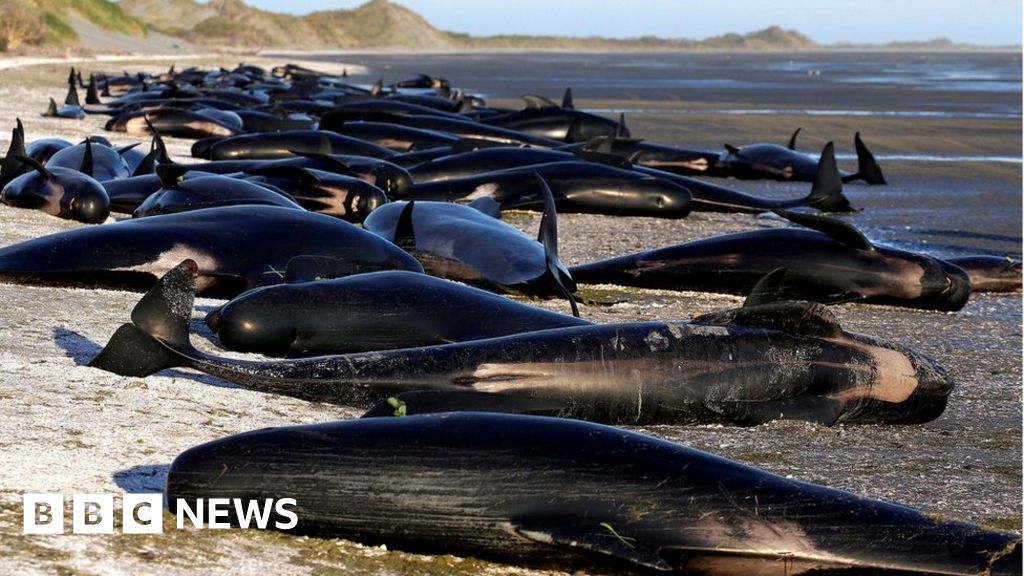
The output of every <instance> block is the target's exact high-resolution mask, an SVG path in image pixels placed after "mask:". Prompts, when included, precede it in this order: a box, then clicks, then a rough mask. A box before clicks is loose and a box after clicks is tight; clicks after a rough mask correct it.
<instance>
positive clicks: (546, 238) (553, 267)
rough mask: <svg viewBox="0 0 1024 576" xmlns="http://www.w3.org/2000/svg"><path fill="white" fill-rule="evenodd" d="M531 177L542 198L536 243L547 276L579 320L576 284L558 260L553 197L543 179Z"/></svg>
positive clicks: (535, 175) (538, 175) (556, 221)
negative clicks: (541, 213) (542, 248)
mask: <svg viewBox="0 0 1024 576" xmlns="http://www.w3.org/2000/svg"><path fill="white" fill-rule="evenodd" d="M533 175H534V177H535V178H536V179H537V184H538V185H539V186H540V191H541V194H542V195H543V196H544V213H543V215H542V216H541V218H540V230H539V231H538V233H537V241H538V242H540V243H541V244H542V245H544V263H545V267H546V268H547V274H549V275H550V276H551V280H552V281H553V282H554V283H555V288H556V289H557V290H558V291H559V292H561V293H562V295H563V296H565V297H566V298H567V299H568V300H569V306H570V307H571V308H572V315H573V316H575V317H577V318H579V317H580V310H579V307H578V306H576V297H575V296H573V295H572V293H573V292H575V291H576V282H574V281H573V279H572V275H571V274H569V270H568V269H567V268H566V267H565V266H564V265H563V264H562V262H561V261H559V259H558V215H557V214H556V213H555V197H554V195H552V194H551V188H549V187H548V183H547V182H545V181H544V178H542V177H541V176H540V174H537V173H536V172H534V174H533Z"/></svg>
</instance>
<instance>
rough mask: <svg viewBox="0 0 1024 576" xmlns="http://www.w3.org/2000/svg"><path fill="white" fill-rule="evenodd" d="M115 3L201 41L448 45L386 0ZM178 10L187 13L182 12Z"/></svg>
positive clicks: (412, 14) (209, 43)
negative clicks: (279, 6) (296, 7)
mask: <svg viewBox="0 0 1024 576" xmlns="http://www.w3.org/2000/svg"><path fill="white" fill-rule="evenodd" d="M121 7H122V8H123V9H124V10H125V11H126V12H128V13H129V14H132V15H133V16H135V17H137V18H139V19H140V20H142V21H144V22H145V23H146V24H147V25H149V26H150V27H151V28H153V29H154V30H158V31H160V32H163V33H165V34H169V35H172V36H180V37H182V38H184V39H186V40H188V41H189V42H191V43H194V44H197V45H203V46H234V47H252V48H270V47H273V48H295V49H347V48H349V49H350V48H376V47H381V48H433V49H443V48H454V47H456V46H457V45H458V43H457V42H456V41H454V40H453V37H452V35H450V34H448V33H447V32H442V31H440V30H438V29H436V28H434V27H433V26H431V25H430V23H429V22H427V21H426V20H424V19H423V18H422V17H420V16H419V15H418V14H416V13H415V12H413V11H411V10H409V9H407V8H404V7H402V6H399V5H398V4H393V3H391V2H388V1H387V0H373V1H371V2H368V3H366V4H363V5H362V6H359V7H358V8H355V9H352V10H329V11H323V12H314V13H312V14H308V15H305V16H290V15H287V14H278V13H275V12H268V11H265V10H258V9H256V8H252V7H250V6H248V5H246V4H245V3H244V2H242V0H211V1H210V2H208V3H206V4H200V3H198V2H195V1H194V0H122V2H121ZM182 15H187V16H186V17H184V18H183V17H182Z"/></svg>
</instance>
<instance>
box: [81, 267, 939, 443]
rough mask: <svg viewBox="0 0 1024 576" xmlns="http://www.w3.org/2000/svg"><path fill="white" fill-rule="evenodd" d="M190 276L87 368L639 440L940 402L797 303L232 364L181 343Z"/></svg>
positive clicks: (820, 311)
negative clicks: (493, 417) (622, 426)
mask: <svg viewBox="0 0 1024 576" xmlns="http://www.w3.org/2000/svg"><path fill="white" fill-rule="evenodd" d="M198 274H199V267H198V265H197V264H196V263H195V262H193V261H191V260H186V261H184V262H182V263H181V264H179V265H178V266H177V267H175V268H173V269H172V270H171V271H170V272H168V273H167V274H166V275H165V276H164V277H163V278H162V279H161V280H160V281H159V283H158V284H157V285H156V286H155V287H154V288H153V289H151V290H150V291H149V292H148V293H146V295H145V296H143V298H142V299H141V300H140V301H139V303H138V304H137V305H136V307H135V309H134V310H133V311H132V314H131V323H128V324H123V325H122V326H121V327H120V328H118V330H117V331H116V332H115V333H114V335H113V336H112V337H111V339H110V341H109V342H108V343H107V345H106V347H105V348H104V349H103V350H102V351H101V352H100V353H99V354H98V355H97V356H96V357H95V358H94V359H93V360H92V362H91V363H90V365H91V366H94V367H97V368H101V369H103V370H107V371H110V372H114V373H116V374H121V375H125V376H147V375H149V374H152V373H154V372H158V371H160V370H163V369H166V368H171V367H174V366H185V367H190V368H194V369H196V370H199V371H202V372H205V373H207V374H211V375H213V376H217V377H219V378H223V379H225V380H228V381H230V382H234V383H236V384H238V385H240V386H243V387H245V388H249V389H252V390H256V391H260V392H266V393H272V394H283V395H287V396H293V397H296V398H301V399H305V400H310V401H316V402H329V403H336V404H346V405H370V404H374V403H376V402H379V401H381V400H383V399H385V398H387V397H389V396H393V395H396V394H401V393H404V392H415V391H422V390H428V391H433V392H434V393H435V394H436V395H440V396H441V399H440V400H436V399H435V401H433V402H431V403H430V405H429V406H430V408H431V409H444V406H445V404H446V403H448V402H449V401H450V403H451V404H452V405H453V406H454V408H453V409H459V408H461V407H462V406H463V405H464V403H465V396H466V395H467V394H468V395H471V396H474V397H475V398H476V400H477V402H476V405H477V407H479V405H480V404H486V409H487V411H494V412H504V411H510V410H512V411H530V412H542V413H552V414H557V415H561V416H566V417H573V418H581V419H586V420H595V421H604V422H632V423H648V424H649V423H658V422H662V423H725V424H740V425H754V424H760V423H763V422H767V421H770V420H775V419H797V420H807V421H811V422H817V423H820V424H823V425H834V424H838V423H848V424H852V423H872V424H910V423H920V422H927V421H929V420H932V419H934V418H936V417H938V416H939V415H940V414H942V412H943V410H944V409H945V406H946V402H947V400H948V397H949V394H950V392H951V391H952V389H953V382H952V380H951V379H950V378H949V376H948V375H947V374H946V372H945V371H944V370H943V368H942V367H940V366H939V365H938V364H936V363H935V362H934V361H933V360H931V359H930V358H928V357H926V356H924V355H922V354H920V353H918V352H915V351H913V350H910V349H908V348H905V347H903V346H900V345H898V344H895V343H892V342H886V341H882V340H878V339H874V338H870V337H867V336H862V335H858V334H852V333H849V332H845V331H843V330H842V328H841V327H840V326H839V323H838V322H837V321H836V319H835V317H834V316H833V315H832V314H831V313H830V312H829V311H828V309H827V308H825V307H824V306H822V305H820V304H812V303H806V302H803V303H800V302H784V303H770V304H763V305H762V304H757V303H756V300H755V301H752V302H751V303H750V306H747V307H744V308H741V309H737V310H731V311H726V312H722V313H716V314H710V315H705V316H703V317H699V318H697V319H695V320H694V321H693V322H689V323H687V322H638V323H628V324H606V325H591V326H573V327H566V328H556V329H550V330H540V331H536V332H527V333H524V334H515V335H511V336H505V337H500V338H491V339H487V340H474V341H469V342H462V343H454V344H446V345H440V346H423V347H419V348H406V349H399V350H386V351H374V352H366V353H356V354H342V355H337V356H320V357H315V358H307V359H300V360H277V361H265V362H259V361H252V360H238V359H233V358H225V357H221V356H216V355H212V354H207V353H204V352H201V351H199V350H197V349H195V348H194V347H193V346H192V344H191V343H190V341H189V321H190V319H191V317H192V301H193V300H192V295H193V293H194V292H195V279H196V276H197V275H198ZM446 395H451V396H446ZM439 407H441V408H439ZM477 409H479V408H477Z"/></svg>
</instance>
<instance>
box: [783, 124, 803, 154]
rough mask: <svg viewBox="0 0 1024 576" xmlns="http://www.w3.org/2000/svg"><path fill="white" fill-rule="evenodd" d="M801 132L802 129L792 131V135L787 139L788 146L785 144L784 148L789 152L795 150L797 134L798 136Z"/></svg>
mask: <svg viewBox="0 0 1024 576" xmlns="http://www.w3.org/2000/svg"><path fill="white" fill-rule="evenodd" d="M801 130H803V128H797V129H796V130H794V131H793V135H792V136H790V137H789V144H786V148H789V149H790V150H796V137H797V135H798V134H800V131H801Z"/></svg>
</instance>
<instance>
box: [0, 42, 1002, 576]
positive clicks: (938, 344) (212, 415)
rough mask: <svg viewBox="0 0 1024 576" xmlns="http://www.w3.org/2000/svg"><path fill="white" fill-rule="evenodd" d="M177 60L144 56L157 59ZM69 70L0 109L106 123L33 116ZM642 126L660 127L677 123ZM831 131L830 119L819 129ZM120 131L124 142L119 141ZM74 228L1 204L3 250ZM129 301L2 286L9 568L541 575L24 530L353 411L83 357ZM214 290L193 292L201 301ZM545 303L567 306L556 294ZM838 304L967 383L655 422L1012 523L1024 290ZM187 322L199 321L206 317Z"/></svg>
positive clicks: (727, 221) (33, 79) (623, 241)
mask: <svg viewBox="0 0 1024 576" xmlns="http://www.w3.org/2000/svg"><path fill="white" fill-rule="evenodd" d="M199 62H200V63H201V64H204V65H210V64H212V63H214V61H212V60H210V61H199ZM217 63H218V64H219V63H221V62H217ZM232 63H233V61H227V62H223V64H226V65H230V64H232ZM166 64H167V63H164V62H149V63H146V66H147V67H149V68H152V69H157V70H159V69H164V68H165V66H166ZM126 65H133V64H126ZM133 66H134V65H133ZM109 67H113V65H111V66H109ZM120 67H121V64H118V65H117V68H116V69H120ZM88 69H89V67H88V66H87V67H86V71H88ZM350 70H351V68H350ZM65 74H66V69H65V67H64V65H63V64H47V65H41V66H35V67H29V68H20V69H15V70H5V71H2V72H0V87H2V88H0V119H4V120H5V121H6V125H9V126H12V127H13V123H14V118H15V117H16V116H20V117H21V118H22V119H23V120H24V121H25V128H26V131H27V133H28V137H29V139H30V140H31V139H36V138H42V137H46V136H63V137H66V138H69V139H72V140H74V139H80V138H82V137H84V136H86V135H88V134H90V133H101V132H102V128H101V126H102V122H103V120H104V119H105V118H104V117H95V116H93V117H89V118H87V119H86V120H84V121H69V120H56V119H45V118H40V117H39V112H40V111H41V110H42V109H43V108H44V104H45V102H46V98H47V97H48V96H50V95H54V96H56V95H59V94H60V93H62V92H63V90H62V89H61V88H60V87H61V85H62V81H63V79H64V76H65ZM578 104H579V105H581V106H587V105H593V103H587V102H578ZM676 121H679V122H683V121H684V120H683V119H676ZM645 122H646V120H645ZM730 122H733V123H734V125H733V126H730V128H731V129H733V130H736V131H740V132H741V133H742V131H743V122H742V121H740V120H737V119H733V120H730ZM3 125H4V124H2V123H0V127H2V126H3ZM648 128H649V129H650V130H652V131H654V130H661V131H664V132H665V133H669V132H671V131H672V129H673V126H666V125H665V124H659V125H653V124H652V125H651V126H649V127H648ZM675 128H679V126H678V125H677V126H675ZM821 128H822V131H823V132H824V131H825V128H826V127H824V126H822V127H821ZM1018 128H1019V127H1018ZM638 131H639V130H638ZM4 132H6V129H4ZM108 136H111V135H108ZM114 136H115V137H114V138H113V139H114V140H115V142H116V143H126V139H125V138H123V137H122V136H118V135H114ZM170 144H171V147H172V152H173V153H174V154H175V155H177V156H179V157H181V159H184V158H185V157H186V156H187V153H188V146H189V145H190V142H189V141H183V140H171V142H170ZM6 145H7V139H6V138H3V139H0V146H3V147H4V148H6ZM887 168H889V171H888V172H887V174H888V176H889V178H890V181H892V182H896V183H897V184H895V185H894V187H893V188H892V189H891V190H890V191H894V190H895V191H898V190H899V184H898V183H899V182H900V181H901V178H903V179H908V180H909V179H913V178H915V177H916V176H915V172H914V170H915V169H914V168H913V167H903V168H901V167H899V166H894V167H891V168H890V167H887ZM1019 170H1020V166H1019V164H1018V165H1016V166H1015V169H1014V170H1013V171H1011V173H1009V174H1002V175H995V176H993V178H995V179H997V180H999V179H1003V181H1004V183H1005V182H1011V183H1012V181H1013V180H1012V179H1013V178H1016V179H1017V180H1019V177H1020V176H1019ZM1018 211H1019V206H1018ZM538 220H539V219H538V218H537V217H536V216H535V215H528V214H513V215H511V217H510V221H512V222H513V223H515V224H516V225H518V226H520V227H521V228H523V229H524V230H527V231H531V232H532V231H534V230H536V227H537V224H538ZM774 225H779V222H778V221H777V220H776V219H774V218H765V217H760V218H757V217H752V216H738V215H736V216H730V215H701V214H696V215H692V216H691V217H689V218H687V219H685V220H683V221H659V220H652V219H634V218H602V217H594V216H580V215H565V216H562V217H560V219H559V226H560V236H561V249H562V251H563V259H564V260H565V261H566V262H568V263H576V262H581V261H585V260H588V259H592V258H596V257H602V256H607V255H612V254H620V253H623V252H626V251H630V250H635V249H642V248H648V247H654V246H658V245H663V244H667V243H670V242H678V241H682V240H686V239H689V238H695V237H699V236H704V235H708V234H712V233H719V232H726V231H734V230H742V229H750V228H752V227H757V226H774ZM951 225H952V223H951ZM73 226H74V225H73V224H71V223H68V222H66V221H62V220H58V219H56V218H52V217H49V216H46V215H43V214H41V213H37V212H33V211H28V210H16V209H11V208H7V207H4V206H0V245H3V246H6V245H9V244H13V243H15V242H19V241H22V240H26V239H29V238H34V237H37V236H40V235H43V234H46V233H50V232H54V231H58V230H62V229H67V228H71V227H73ZM1018 245H1019V240H1018ZM589 294H590V295H591V296H594V297H597V298H599V299H602V300H616V299H622V300H624V302H622V303H620V304H616V305H613V306H596V305H591V306H584V307H583V310H582V312H583V314H584V316H586V317H589V318H591V319H594V320H599V321H631V320H641V319H681V318H689V317H691V316H693V315H695V314H698V313H701V312H705V311H709V310H714V309H719V308H723V307H728V306H735V305H737V304H738V303H739V302H740V300H739V299H737V298H734V297H729V296H716V295H705V294H690V293H670V292H659V291H639V290H628V291H626V290H618V289H615V288H613V287H597V288H591V289H590V290H589ZM138 298H139V294H134V293H125V292H115V291H106V290H95V291H87V290H72V289H58V288H39V287H27V286H15V285H3V286H0V318H2V320H0V326H2V329H0V334H2V336H0V464H2V465H0V573H7V574H54V573H57V574H139V573H152V574H174V573H183V572H196V571H201V572H203V573H231V574H243V575H244V574H253V575H262V574H266V573H274V574H310V573H314V574H324V573H328V574H334V573H337V574H421V573H436V574H449V573H465V574H480V573H489V574H511V573H522V574H539V573H540V572H535V571H528V570H520V569H516V568H509V567H505V566H500V565H494V564H489V563H484V562H479V561H475V560H468V559H466V560H464V559H459V558H453V557H450V556H442V557H428V556H417V555H410V554H404V553H397V552H386V551H383V550H380V549H378V548H366V547H362V546H359V545H356V544H352V543H348V542H343V541H334V540H317V539H304V538H294V537H291V536H287V535H281V534H274V533H260V532H256V531H238V530H231V531H202V532H199V531H193V530H176V529H173V528H172V529H169V530H168V531H167V532H166V533H165V534H164V535H162V536H131V535H121V534H115V535H113V536H71V535H65V536H32V537H29V536H23V535H22V534H21V495H22V494H23V493H24V492H63V493H65V494H68V495H70V494H71V493H74V492H121V491H160V490H161V489H162V484H163V480H164V475H165V474H166V467H167V465H168V464H169V463H170V462H171V460H172V459H173V458H174V457H175V456H176V455H177V454H178V453H179V452H181V451H182V450H184V449H186V448H188V447H191V446H194V445H196V444H199V443H201V442H205V441H208V440H212V439H215V438H219V437H222V436H224V435H227V434H232V433H236V432H242V431H246V430H251V429H254V428H260V427H266V426H275V425H283V424H296V423H306V422H316V421H323V420H329V419H336V418H352V417H355V416H358V415H359V414H360V412H361V411H360V410H359V409H358V408H357V407H338V406H329V405H323V404H315V403H308V402H302V401H299V400H295V399H290V398H282V397H276V396H271V395H265V394H259V393H255V392H249V391H245V390H241V389H238V388H236V387H233V386H231V385H228V384H225V383H223V382H220V381H218V380H216V379H214V378H211V377H207V376H205V375H200V374H197V373H193V372H189V371H186V370H171V371H167V372H163V373H161V374H160V375H157V376H152V377H148V378H145V379H138V378H123V377H118V376H115V375H113V374H109V373H106V372H102V371H99V370H95V369H92V368H88V367H85V366H83V364H84V363H85V362H87V361H88V360H89V359H90V358H91V357H92V355H93V354H94V353H95V352H96V351H97V350H98V348H99V346H101V345H102V344H103V343H105V342H106V340H107V339H108V338H109V336H110V335H111V334H112V333H113V331H114V329H115V328H116V327H117V326H118V325H120V324H121V323H123V322H125V321H126V320H127V318H128V313H129V311H130V310H131V308H132V306H133V305H134V304H135V302H136V301H137V300H138ZM213 304H215V302H214V301H203V300H200V301H199V302H197V309H198V310H201V309H203V308H204V307H206V306H210V305H213ZM539 304H541V305H543V306H546V307H550V308H554V309H562V308H564V307H565V306H564V304H562V303H559V302H545V303H539ZM198 310H197V318H198V317H199V316H200V315H201V313H200V312H199V311H198ZM836 311H837V313H838V315H839V317H840V318H841V320H842V322H843V324H844V327H845V328H847V329H849V330H855V331H860V332H864V333H868V334H873V335H878V336H884V337H887V338H892V339H894V340H897V341H901V342H905V343H907V344H910V345H912V346H914V347H916V348H918V349H919V350H922V351H924V352H926V353H928V354H930V355H932V356H934V357H936V358H939V359H941V361H942V363H943V364H944V365H945V366H947V367H948V368H949V370H950V371H951V372H952V374H953V375H954V376H955V378H956V380H957V382H958V384H959V385H958V388H957V389H956V390H955V392H954V393H953V396H952V398H951V400H950V403H949V408H948V409H947V411H946V413H945V414H944V415H943V416H942V417H941V418H939V419H938V420H936V421H934V422H932V423H929V424H926V425H923V426H907V427H879V426H839V427H836V428H823V427H819V426H814V425H810V424H805V423H792V422H789V423H781V422H779V423H773V424H768V425H765V426H758V427H755V428H732V427H721V426H691V427H678V426H658V427H648V428H645V429H644V431H646V432H649V433H653V434H656V435H659V436H662V437H665V438H669V439H672V440H675V441H679V442H682V443H685V444H688V445H691V446H693V447H696V448H701V449H706V450H709V451H712V452H715V453H717V454H720V455H723V456H726V457H729V458H734V459H737V460H740V461H743V462H747V463H751V464H754V465H758V466H761V467H763V468H765V469H767V470H771V471H773V472H777V473H780V474H786V475H792V476H794V477H797V478H801V479H805V480H809V481H812V482H818V483H822V484H827V485H829V486H833V487H836V488H843V489H846V490H850V491H852V492H854V493H857V494H860V495H865V496H871V497H876V498H884V499H890V500H895V501H898V502H902V503H905V504H908V505H911V506H914V507H918V508H921V509H923V510H925V511H927V512H928V513H931V514H935V515H937V516H941V517H944V518H955V519H961V520H967V521H971V522H978V523H982V524H984V525H986V526H989V527H992V528H998V529H1011V530H1020V524H1021V428H1020V423H1021V401H1020V396H1021V361H1020V360H1021V302H1020V295H1019V294H1012V295H979V296H976V297H973V298H972V300H971V302H970V303H969V304H968V305H967V307H966V308H965V309H964V310H963V311H961V312H959V313H956V314H942V313H935V312H923V311H912V310H903V309H897V308H888V307H879V306H863V305H850V306H844V307H840V308H837V309H836ZM194 328H195V329H196V330H197V331H199V332H203V333H204V334H207V335H208V333H206V332H205V327H204V326H203V325H202V324H201V323H199V322H198V321H197V322H194ZM195 340H196V341H201V340H202V339H201V338H196V339H195ZM165 523H168V524H170V523H173V517H171V516H166V517H165Z"/></svg>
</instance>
